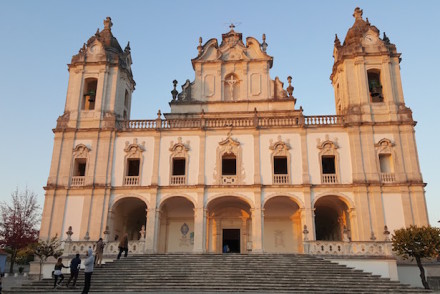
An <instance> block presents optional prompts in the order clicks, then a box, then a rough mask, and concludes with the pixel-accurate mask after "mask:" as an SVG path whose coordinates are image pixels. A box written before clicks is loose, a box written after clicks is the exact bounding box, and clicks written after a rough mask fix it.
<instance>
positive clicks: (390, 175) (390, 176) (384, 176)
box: [380, 173, 396, 183]
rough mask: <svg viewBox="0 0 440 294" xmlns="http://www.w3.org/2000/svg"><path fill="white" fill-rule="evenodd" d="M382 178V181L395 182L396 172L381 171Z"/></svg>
mask: <svg viewBox="0 0 440 294" xmlns="http://www.w3.org/2000/svg"><path fill="white" fill-rule="evenodd" d="M380 178H381V180H382V183H394V182H395V181H396V176H395V175H394V173H381V174H380Z"/></svg>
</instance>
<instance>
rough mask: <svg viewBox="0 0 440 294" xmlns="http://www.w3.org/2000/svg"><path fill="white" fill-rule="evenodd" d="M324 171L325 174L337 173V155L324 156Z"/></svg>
mask: <svg viewBox="0 0 440 294" xmlns="http://www.w3.org/2000/svg"><path fill="white" fill-rule="evenodd" d="M321 160H322V173H323V174H336V166H335V157H334V156H333V155H331V156H322V158H321Z"/></svg>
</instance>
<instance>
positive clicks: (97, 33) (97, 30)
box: [95, 28, 99, 37]
mask: <svg viewBox="0 0 440 294" xmlns="http://www.w3.org/2000/svg"><path fill="white" fill-rule="evenodd" d="M95 36H96V37H99V28H97V29H96V33H95Z"/></svg>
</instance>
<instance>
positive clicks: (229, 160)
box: [222, 155, 237, 176]
mask: <svg viewBox="0 0 440 294" xmlns="http://www.w3.org/2000/svg"><path fill="white" fill-rule="evenodd" d="M236 174H237V160H236V158H235V156H234V155H230V156H223V158H222V175H224V176H235V175H236Z"/></svg>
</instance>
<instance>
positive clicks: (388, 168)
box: [379, 154, 393, 173]
mask: <svg viewBox="0 0 440 294" xmlns="http://www.w3.org/2000/svg"><path fill="white" fill-rule="evenodd" d="M379 163H380V172H381V173H392V172H393V168H392V164H391V154H379Z"/></svg>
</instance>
